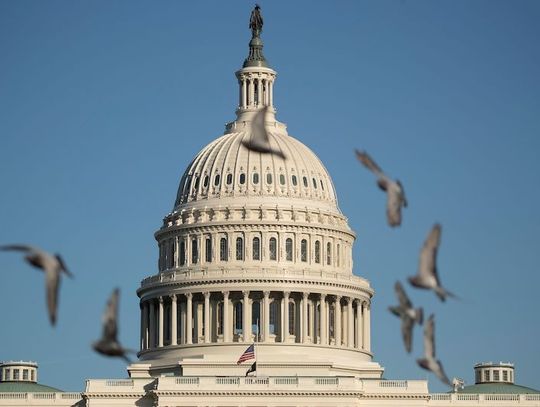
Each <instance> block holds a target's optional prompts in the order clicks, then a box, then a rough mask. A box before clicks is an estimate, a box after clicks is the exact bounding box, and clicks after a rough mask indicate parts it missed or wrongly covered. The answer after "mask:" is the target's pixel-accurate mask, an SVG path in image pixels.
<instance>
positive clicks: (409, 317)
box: [388, 281, 424, 353]
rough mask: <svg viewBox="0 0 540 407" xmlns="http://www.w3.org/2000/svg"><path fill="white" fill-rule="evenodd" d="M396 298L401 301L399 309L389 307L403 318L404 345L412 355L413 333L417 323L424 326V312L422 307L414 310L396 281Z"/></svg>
mask: <svg viewBox="0 0 540 407" xmlns="http://www.w3.org/2000/svg"><path fill="white" fill-rule="evenodd" d="M394 290H395V291H396V296H397V298H398V301H399V306H398V307H388V309H389V310H390V312H391V313H392V314H394V315H397V316H398V317H400V318H401V334H402V336H403V343H404V344H405V349H406V350H407V352H409V353H411V347H412V333H413V327H414V324H415V322H416V323H417V324H418V325H422V322H423V321H424V311H423V309H422V307H419V308H416V309H414V308H413V305H412V303H411V300H409V297H407V294H406V293H405V290H404V288H403V286H402V285H401V283H400V282H399V281H396V284H395V285H394Z"/></svg>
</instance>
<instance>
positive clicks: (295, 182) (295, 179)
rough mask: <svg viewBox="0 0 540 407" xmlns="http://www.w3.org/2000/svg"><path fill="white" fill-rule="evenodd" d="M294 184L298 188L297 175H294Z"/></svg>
mask: <svg viewBox="0 0 540 407" xmlns="http://www.w3.org/2000/svg"><path fill="white" fill-rule="evenodd" d="M292 184H293V185H294V186H297V185H298V179H297V178H296V175H293V176H292Z"/></svg>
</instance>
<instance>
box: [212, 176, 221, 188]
mask: <svg viewBox="0 0 540 407" xmlns="http://www.w3.org/2000/svg"><path fill="white" fill-rule="evenodd" d="M220 179H221V177H220V175H219V174H216V177H215V178H214V186H216V187H217V186H218V185H219V181H220Z"/></svg>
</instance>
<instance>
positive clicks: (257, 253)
mask: <svg viewBox="0 0 540 407" xmlns="http://www.w3.org/2000/svg"><path fill="white" fill-rule="evenodd" d="M251 257H252V258H253V260H260V259H261V239H259V238H258V237H254V238H253V253H252V256H251Z"/></svg>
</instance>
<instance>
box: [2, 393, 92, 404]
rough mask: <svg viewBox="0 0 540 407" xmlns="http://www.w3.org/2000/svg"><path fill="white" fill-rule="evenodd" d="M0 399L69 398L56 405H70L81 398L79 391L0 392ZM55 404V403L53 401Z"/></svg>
mask: <svg viewBox="0 0 540 407" xmlns="http://www.w3.org/2000/svg"><path fill="white" fill-rule="evenodd" d="M0 400H69V401H66V402H64V403H65V404H64V403H62V402H60V403H59V404H58V405H66V406H68V405H69V406H71V405H72V404H73V403H72V401H73V400H82V396H81V393H53V392H46V393H22V392H13V393H0ZM55 404H56V403H55Z"/></svg>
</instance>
